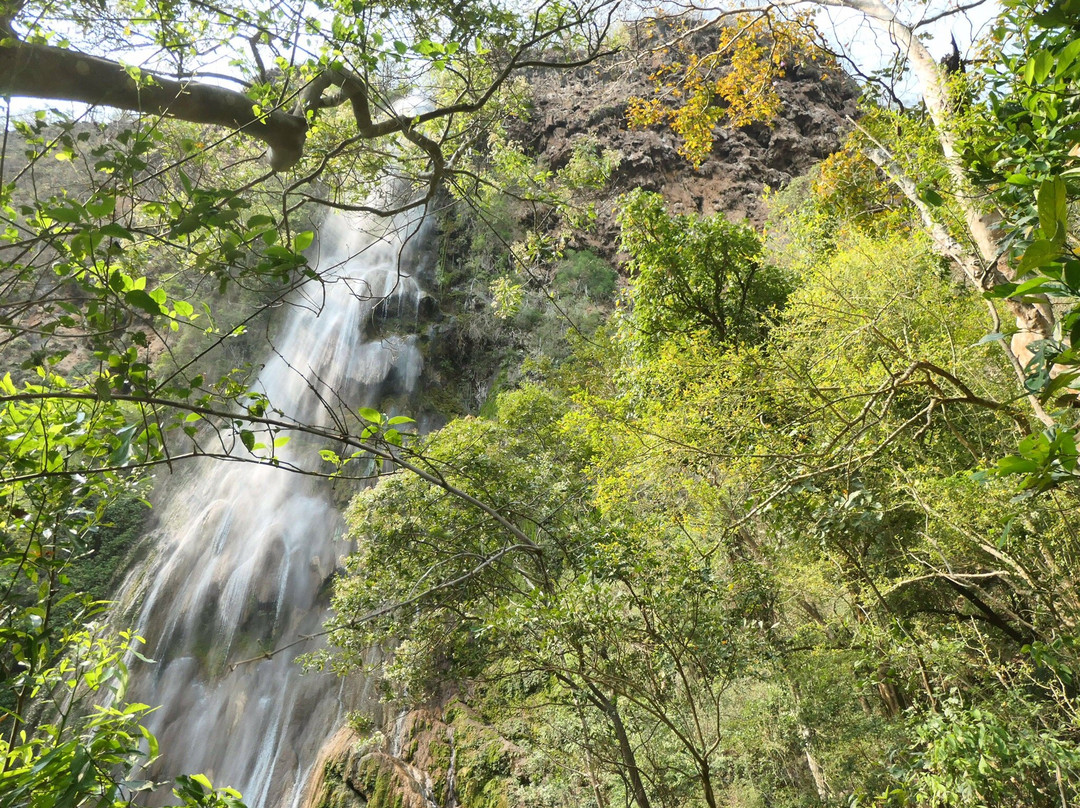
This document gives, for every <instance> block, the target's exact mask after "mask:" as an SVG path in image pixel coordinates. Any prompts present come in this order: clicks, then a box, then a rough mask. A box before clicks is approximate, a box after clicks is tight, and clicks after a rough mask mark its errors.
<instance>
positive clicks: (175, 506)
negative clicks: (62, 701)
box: [120, 214, 423, 808]
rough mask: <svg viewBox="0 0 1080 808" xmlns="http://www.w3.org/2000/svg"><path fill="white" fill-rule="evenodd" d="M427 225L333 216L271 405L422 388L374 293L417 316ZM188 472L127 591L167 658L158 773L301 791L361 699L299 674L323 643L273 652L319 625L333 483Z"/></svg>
mask: <svg viewBox="0 0 1080 808" xmlns="http://www.w3.org/2000/svg"><path fill="white" fill-rule="evenodd" d="M421 225H422V220H421V219H420V217H419V216H416V215H414V216H413V217H412V218H406V217H399V218H397V219H391V220H380V219H375V218H373V217H355V216H354V217H351V218H350V217H346V216H343V215H339V214H331V215H330V216H329V217H328V219H327V220H326V222H325V223H324V224H323V225H322V226H321V227H320V229H319V239H318V251H319V255H318V260H317V263H316V268H317V270H318V272H319V274H320V276H321V277H322V278H323V281H324V282H323V283H322V284H321V285H320V284H309V286H310V287H312V288H315V289H316V290H317V295H313V294H312V293H311V292H310V291H309V292H308V293H306V294H304V295H302V296H301V299H298V300H297V301H295V302H296V303H297V305H295V306H293V307H291V308H290V310H289V314H288V316H287V320H286V322H285V323H284V325H283V327H282V330H281V335H280V337H279V338H278V339H277V340H276V349H275V353H274V355H273V356H272V357H271V358H270V359H269V360H268V361H267V362H266V364H265V366H264V368H263V370H262V372H261V373H260V375H259V377H258V382H257V384H256V388H257V389H260V390H261V391H263V392H265V393H266V395H267V396H268V398H269V399H270V401H271V403H272V406H274V407H276V408H278V409H281V410H283V411H284V412H286V413H287V414H288V415H290V416H292V417H294V418H296V419H297V420H298V421H301V422H305V423H313V424H325V423H328V422H329V418H330V415H329V410H331V409H332V408H333V407H340V408H341V409H342V410H344V409H346V408H347V409H350V410H351V411H352V412H353V413H355V412H356V410H357V408H358V407H361V406H378V404H379V401H380V398H381V397H382V396H383V395H387V394H398V395H401V394H407V393H408V392H410V391H411V390H412V389H413V387H414V385H415V384H416V382H417V379H418V377H419V375H420V371H421V366H422V359H421V355H420V352H419V350H418V348H417V345H416V340H417V338H416V337H415V336H405V337H400V336H394V337H387V338H384V339H365V336H364V335H365V331H366V330H367V329H368V326H369V324H370V321H371V319H372V318H373V317H375V316H377V311H376V307H379V309H380V310H382V307H388V308H391V309H396V310H397V312H396V313H397V314H399V315H405V316H408V315H410V314H411V315H412V316H413V317H414V318H415V317H416V315H417V313H418V310H419V306H420V302H421V300H422V298H423V293H422V292H421V290H420V287H419V286H418V285H417V283H416V280H415V275H416V272H417V268H418V263H419V260H420V257H421V256H422V251H421V249H420V248H418V246H417V245H418V244H419V243H421V242H422V240H423V239H422V238H421V233H420V231H421V230H422V227H421ZM318 448H320V446H319V445H318V444H315V443H313V442H312V441H311V440H309V439H305V437H304V436H303V435H294V436H292V440H291V442H290V443H289V444H288V445H287V446H285V447H283V448H282V449H280V450H279V451H278V456H279V457H280V458H281V461H282V463H290V464H295V465H297V466H301V467H308V468H310V467H313V466H314V465H316V464H317V463H318V460H317V452H316V450H317V449H318ZM241 454H243V455H246V452H245V450H244V449H242V448H241V449H240V450H239V451H238V452H237V456H238V457H240V456H241ZM313 457H315V458H316V459H315V460H312V458H313ZM178 477H179V479H174V480H171V481H169V483H167V484H166V485H165V486H163V487H162V490H161V492H160V494H159V497H158V500H159V501H158V502H157V504H156V509H157V512H158V517H159V518H158V524H159V525H160V528H159V531H158V534H159V535H158V536H157V539H156V542H155V546H154V549H153V550H152V552H151V554H150V557H148V558H147V559H146V560H145V561H144V562H143V563H142V564H141V565H140V568H139V569H137V570H135V571H134V572H133V573H132V574H131V576H129V579H128V581H127V583H126V585H125V589H124V592H123V594H122V595H121V598H120V604H121V607H122V608H123V607H124V606H125V605H126V607H127V609H129V610H130V611H129V613H133V614H137V618H136V619H135V621H134V622H135V627H136V631H137V633H139V634H141V635H142V636H143V637H145V638H146V640H147V643H148V648H149V653H150V655H152V656H154V657H155V658H156V660H157V662H156V664H154V665H150V666H136V668H135V670H134V671H133V675H132V684H131V687H130V688H129V693H128V697H129V699H133V700H136V701H142V702H145V703H148V704H160V705H162V707H161V708H160V709H159V710H158V711H157V712H155V713H154V714H153V715H152V716H151V718H150V721H149V722H148V724H149V727H150V729H151V730H152V731H153V732H154V733H155V734H156V735H157V737H158V740H159V742H160V745H161V749H162V752H163V759H162V764H161V765H162V769H163V771H162V774H164V775H174V774H177V773H196V772H201V773H205V774H206V775H207V776H209V777H210V778H211V779H212V780H213V781H214V783H215V784H216V785H229V786H232V787H234V788H237V789H239V790H240V791H241V792H242V793H243V794H244V798H245V802H246V803H247V804H248V806H249V807H250V808H284V806H295V805H297V804H299V801H300V799H301V797H302V792H303V787H304V783H305V781H306V780H307V778H308V775H309V773H310V772H309V769H310V768H311V766H312V765H313V763H314V761H315V758H316V753H317V750H318V749H319V747H320V745H321V744H322V743H323V742H324V741H325V740H326V739H327V737H329V736H330V735H331V733H332V732H333V730H334V728H335V725H337V724H338V723H339V722H340V721H341V719H342V717H343V715H344V713H345V712H346V711H347V710H349V709H355V708H357V707H359V706H362V705H363V704H364V701H365V698H366V697H365V694H364V693H363V691H362V688H360V687H349V688H348V690H346V689H345V686H344V684H343V682H342V680H339V679H337V678H336V677H334V676H332V675H328V674H306V675H303V674H302V673H301V671H300V669H299V666H298V665H297V663H296V662H295V661H294V660H295V657H296V656H297V655H298V654H299V653H302V652H307V651H311V650H314V648H315V647H317V646H316V644H315V643H314V642H309V643H301V644H299V645H297V646H295V647H293V648H289V649H288V650H287V651H285V652H282V653H275V654H273V655H270V654H266V653H265V652H267V651H270V650H271V649H275V648H280V647H282V646H285V645H287V644H289V643H292V642H294V641H296V640H297V639H299V638H303V637H306V636H309V635H315V634H317V633H318V632H319V631H320V628H321V626H322V623H323V621H324V619H325V618H326V608H327V603H326V602H327V594H328V586H329V581H330V578H331V576H332V574H333V572H334V569H335V567H336V564H337V557H338V556H339V554H340V553H341V551H342V549H343V547H342V545H341V543H340V541H336V540H337V539H339V537H340V535H341V531H342V520H341V517H340V515H339V513H338V511H337V509H336V508H335V507H334V506H333V505H332V504H331V501H330V490H329V488H330V487H329V485H328V484H327V483H326V481H325V480H320V479H318V478H315V477H311V476H306V475H301V474H294V473H289V472H288V471H284V470H281V469H277V468H273V467H270V466H265V465H254V464H251V463H242V462H234V463H230V462H222V461H220V460H217V461H214V460H201V461H197V462H196V463H195V464H194V466H193V467H189V468H188V469H187V470H186V471H185V472H184V473H183V474H181V475H178ZM243 660H248V661H243ZM237 663H239V664H237Z"/></svg>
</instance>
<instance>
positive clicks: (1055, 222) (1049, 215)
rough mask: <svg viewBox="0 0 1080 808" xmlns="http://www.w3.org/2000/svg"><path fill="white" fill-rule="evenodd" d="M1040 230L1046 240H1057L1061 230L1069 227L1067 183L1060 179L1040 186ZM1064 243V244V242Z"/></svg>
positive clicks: (1055, 178) (1047, 181) (1048, 181)
mask: <svg viewBox="0 0 1080 808" xmlns="http://www.w3.org/2000/svg"><path fill="white" fill-rule="evenodd" d="M1037 198H1038V209H1039V228H1040V229H1041V230H1042V235H1043V238H1044V239H1048V240H1056V239H1055V236H1056V235H1057V233H1058V230H1059V228H1064V227H1066V226H1067V224H1068V222H1067V217H1068V208H1067V206H1066V201H1065V183H1064V182H1063V181H1062V180H1061V178H1060V177H1054V179H1052V180H1046V181H1045V182H1044V183H1042V185H1040V186H1039V193H1038V197H1037ZM1062 243H1064V242H1062Z"/></svg>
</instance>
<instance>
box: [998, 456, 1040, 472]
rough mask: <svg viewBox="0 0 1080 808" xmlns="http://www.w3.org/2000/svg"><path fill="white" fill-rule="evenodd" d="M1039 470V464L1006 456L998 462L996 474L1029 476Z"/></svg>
mask: <svg viewBox="0 0 1080 808" xmlns="http://www.w3.org/2000/svg"><path fill="white" fill-rule="evenodd" d="M1038 470H1039V464H1038V463H1036V462H1035V461H1034V460H1026V459H1024V458H1022V457H1017V456H1016V455H1008V456H1007V457H1003V458H1001V459H1000V460H998V463H997V473H998V474H1002V475H1005V474H1030V473H1031V472H1033V471H1038Z"/></svg>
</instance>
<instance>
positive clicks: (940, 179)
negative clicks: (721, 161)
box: [637, 0, 1073, 424]
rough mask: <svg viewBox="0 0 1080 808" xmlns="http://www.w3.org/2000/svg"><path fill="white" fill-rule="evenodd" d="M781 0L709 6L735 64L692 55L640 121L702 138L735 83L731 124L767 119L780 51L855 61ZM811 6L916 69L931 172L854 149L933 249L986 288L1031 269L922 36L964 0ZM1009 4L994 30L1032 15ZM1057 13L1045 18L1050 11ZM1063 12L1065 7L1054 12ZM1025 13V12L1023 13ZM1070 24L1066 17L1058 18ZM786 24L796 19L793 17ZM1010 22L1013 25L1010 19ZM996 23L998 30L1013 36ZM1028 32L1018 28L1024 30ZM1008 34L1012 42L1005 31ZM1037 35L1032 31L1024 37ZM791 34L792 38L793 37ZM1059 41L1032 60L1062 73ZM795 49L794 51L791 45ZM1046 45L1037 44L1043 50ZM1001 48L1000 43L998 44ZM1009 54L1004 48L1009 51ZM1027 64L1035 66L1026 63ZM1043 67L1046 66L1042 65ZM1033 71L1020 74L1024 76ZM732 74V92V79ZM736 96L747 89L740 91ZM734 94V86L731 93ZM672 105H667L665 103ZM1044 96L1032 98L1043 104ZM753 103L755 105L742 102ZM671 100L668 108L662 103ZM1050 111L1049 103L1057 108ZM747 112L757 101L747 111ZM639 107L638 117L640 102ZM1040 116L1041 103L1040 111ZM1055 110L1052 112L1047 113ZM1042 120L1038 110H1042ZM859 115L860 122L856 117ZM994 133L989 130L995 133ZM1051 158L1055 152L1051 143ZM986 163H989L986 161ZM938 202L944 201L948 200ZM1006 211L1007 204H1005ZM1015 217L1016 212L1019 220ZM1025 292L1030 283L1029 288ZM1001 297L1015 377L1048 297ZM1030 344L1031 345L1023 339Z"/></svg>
mask: <svg viewBox="0 0 1080 808" xmlns="http://www.w3.org/2000/svg"><path fill="white" fill-rule="evenodd" d="M792 5H793V4H788V3H766V4H764V5H760V6H758V5H751V4H746V5H744V4H731V5H726V4H725V5H722V6H718V7H716V8H715V9H713V10H714V11H715V12H718V18H717V19H715V20H712V19H710V20H708V21H703V22H698V23H697V24H696V27H705V26H714V25H729V23H728V19H729V18H730V19H732V20H734V22H733V23H730V25H732V26H733V27H732V28H731V29H729V30H732V31H734V32H736V33H734V34H728V35H724V36H722V37H721V39H720V42H719V51H718V53H719V54H722V55H727V56H729V57H730V59H731V60H732V61H731V64H732V69H731V70H728V71H718V70H717V60H716V59H713V58H711V57H710V58H709V59H705V60H702V61H701V62H700V63H698V62H697V61H693V60H691V61H690V62H689V63H688V64H687V65H686V66H685V67H683V68H682V69H681V70H677V71H674V72H675V74H676V75H678V74H679V73H681V74H682V76H683V81H682V85H681V88H680V91H679V93H677V94H675V95H674V98H675V99H676V100H674V101H671V100H662V99H660V98H658V99H651V100H647V101H643V102H641V103H640V104H639V107H638V113H639V114H638V116H637V117H638V119H639V122H640V123H651V122H655V121H658V120H663V119H664V118H665V117H667V118H671V119H672V120H674V121H676V123H677V124H678V126H677V127H676V131H682V132H683V133H684V135H685V133H693V134H694V143H698V144H700V143H701V142H707V140H703V137H702V132H711V131H712V128H713V125H714V124H715V123H716V122H717V121H718V120H719V119H721V117H722V115H723V110H724V108H725V106H730V104H731V102H730V98H732V97H733V93H734V92H735V90H738V89H739V88H747V87H758V88H761V90H760V91H759V92H757V93H750V94H749V96H750V98H751V99H757V106H756V108H752V109H750V110H749V111H747V109H746V104H745V103H744V104H741V105H739V106H737V107H736V108H735V109H736V113H737V114H736V116H735V121H734V122H735V123H738V122H739V121H740V120H741V119H744V118H748V119H750V120H753V119H760V118H764V119H766V120H767V118H768V116H769V115H770V114H771V110H772V109H774V108H775V98H774V96H775V92H772V91H770V89H769V84H770V81H771V79H772V77H773V76H775V75H777V74H782V73H783V72H784V71H785V69H786V67H787V63H786V62H785V58H787V59H788V61H797V60H798V59H799V58H808V57H810V56H812V57H814V58H821V55H822V54H824V55H828V56H829V57H830V58H835V59H837V60H838V61H841V62H843V63H846V64H850V65H856V66H857V57H856V56H855V55H854V54H852V53H850V52H841V53H839V54H837V53H834V50H835V46H834V45H833V44H831V43H830V42H829V41H828V37H827V33H828V32H825V31H821V30H819V29H818V27H817V26H816V24H815V22H814V21H813V19H812V18H810V17H807V16H806V15H803V16H795V17H792V14H793V13H794V12H793V11H792V10H791V8H792ZM813 5H816V6H819V7H822V8H839V9H844V10H846V11H849V12H853V13H855V14H858V15H860V16H862V17H863V18H864V19H865V20H866V21H868V22H869V23H870V24H871V25H872V26H874V27H876V28H878V29H879V30H880V31H881V33H882V34H883V35H884V37H885V38H886V40H887V41H888V42H889V43H890V44H891V45H892V47H894V48H895V49H896V50H897V53H898V61H899V65H898V66H897V67H896V68H895V69H894V71H893V72H894V75H899V74H903V73H905V72H906V71H910V73H911V74H912V75H913V76H914V78H915V80H916V82H917V86H918V91H919V93H920V99H921V102H922V104H923V108H924V110H925V123H926V125H927V126H929V127H931V131H932V133H933V136H934V138H935V140H936V143H937V146H938V149H939V155H940V166H941V168H942V169H943V170H942V171H941V173H940V174H939V175H938V176H936V177H924V176H918V175H913V173H912V172H909V171H905V170H904V168H902V166H901V164H900V162H899V160H898V159H897V157H896V155H895V154H894V152H893V150H891V149H890V148H889V147H888V145H887V143H886V140H887V138H875V137H874V136H872V135H870V133H866V134H867V135H868V137H867V138H865V139H863V140H862V151H863V153H864V154H865V156H866V157H867V158H868V159H870V160H871V161H873V162H874V163H875V164H876V165H877V166H878V167H879V168H880V170H881V171H882V172H883V173H884V174H885V175H886V176H887V177H888V179H889V181H890V182H891V183H893V185H894V186H895V187H896V188H897V189H898V190H899V191H900V192H901V193H902V194H903V195H904V196H905V197H906V198H907V200H908V201H909V203H910V204H911V205H912V206H914V208H915V210H917V211H918V213H919V215H920V217H921V219H922V223H923V226H924V228H925V229H926V232H927V233H928V234H929V235H930V236H931V238H932V239H933V242H934V244H935V248H936V249H937V250H938V252H939V253H940V254H941V255H942V256H943V257H945V258H946V259H947V260H949V261H950V262H952V263H953V265H955V266H956V267H957V269H958V270H959V271H960V272H962V273H963V275H964V277H965V278H966V279H967V281H968V282H969V283H970V284H971V285H972V287H973V288H975V289H977V290H979V291H982V292H990V291H991V290H993V289H995V288H997V287H1000V286H1002V285H1004V284H1006V283H1009V282H1014V281H1017V280H1018V279H1020V278H1021V277H1022V276H1023V275H1024V274H1025V273H1026V272H1027V271H1028V269H1029V268H1030V262H1028V263H1027V264H1025V263H1024V262H1023V261H1022V260H1020V259H1018V257H1017V256H1016V253H1017V252H1018V251H1017V250H1016V249H1015V245H1014V242H1013V240H1012V234H1011V233H1010V232H1009V231H1008V228H1007V227H1006V228H1002V227H1001V226H1000V225H999V222H1000V220H1001V215H1002V212H1000V211H998V210H995V209H994V200H993V199H991V198H989V197H988V196H987V195H986V194H980V193H979V192H978V191H977V190H976V185H975V183H974V180H975V177H974V176H973V174H972V172H971V171H970V170H969V163H970V160H969V157H968V154H967V149H968V145H967V141H966V136H965V130H966V128H967V126H968V124H967V123H966V121H967V120H968V117H967V110H965V109H962V108H961V107H962V105H957V104H956V103H954V101H953V98H954V94H955V92H956V90H955V89H954V85H955V84H956V80H955V78H954V77H953V76H951V75H950V74H949V73H948V71H946V70H945V69H944V67H943V66H942V65H941V64H940V63H939V61H938V60H937V59H935V58H934V57H933V55H932V54H931V53H930V51H929V49H928V48H927V46H926V44H925V43H924V42H923V40H922V39H921V38H920V36H919V34H920V32H921V31H923V30H925V29H926V27H927V26H928V25H930V24H932V23H940V22H941V20H943V19H947V18H949V17H951V16H957V15H962V14H963V13H964V10H963V9H958V8H946V9H945V10H943V11H941V12H940V13H929V11H928V10H926V11H924V10H922V8H921V7H919V8H914V9H910V10H908V9H904V8H901V7H900V6H896V7H895V8H894V7H892V6H890V5H888V4H887V3H885V2H882V0H818V1H817V2H815V3H813ZM1051 7H1052V8H1053V9H1056V11H1052V12H1048V14H1047V15H1045V16H1043V17H1042V18H1041V19H1045V20H1054V21H1055V23H1054V24H1055V25H1058V30H1063V29H1062V27H1061V23H1062V21H1063V20H1065V19H1066V17H1067V14H1065V11H1064V6H1061V7H1060V8H1059V6H1058V5H1052V6H1051ZM1015 8H1016V9H1017V12H1016V14H1015V16H1013V17H1011V18H1010V17H1008V16H1007V17H1006V18H1004V20H1009V19H1011V20H1012V22H1006V23H1005V26H1004V28H1002V29H999V31H1004V30H1006V29H1011V30H1014V31H1019V30H1026V29H1027V26H1028V25H1029V24H1030V20H1031V19H1032V17H1033V15H1034V10H1035V6H1032V5H1029V4H1026V3H1022V4H1018V5H1017V6H1015ZM1055 13H1056V14H1058V17H1054V16H1053V14H1055ZM1062 15H1065V16H1062ZM1021 20H1022V21H1021ZM1065 24H1066V25H1067V23H1065ZM793 25H794V27H793ZM1018 26H1019V27H1018ZM684 36H685V33H682V34H678V33H677V34H676V35H675V36H673V37H671V39H672V40H673V41H679V40H681V39H682V38H683V37H684ZM755 36H756V37H757V38H758V39H759V40H760V41H762V42H764V43H766V44H767V45H768V47H760V46H759V47H757V48H756V49H755V48H752V47H751V46H749V45H747V44H745V40H746V39H753V38H754V37H755ZM1010 36H1011V35H1007V34H1004V33H999V39H1003V38H1006V37H1010ZM1023 37H1026V34H1023V35H1021V38H1023ZM1011 41H1015V39H1012V40H1011ZM1031 41H1032V42H1035V43H1037V44H1036V47H1038V45H1039V44H1041V41H1040V40H1039V39H1038V38H1036V39H1034V40H1031ZM792 42H795V43H796V45H795V46H793V45H792ZM667 44H669V43H667V42H664V43H662V44H661V45H660V46H658V49H662V48H663V47H664V46H665V45H667ZM1063 45H1064V42H1063V41H1060V42H1058V43H1057V47H1058V50H1057V51H1053V50H1052V49H1051V50H1046V56H1044V57H1038V59H1039V60H1041V61H1040V65H1045V67H1046V72H1047V75H1049V72H1050V70H1051V66H1052V65H1053V64H1056V63H1057V62H1055V56H1054V55H1053V54H1054V53H1057V54H1059V56H1060V57H1061V58H1060V65H1061V70H1062V74H1061V75H1062V78H1063V80H1067V79H1066V78H1065V76H1066V73H1067V71H1068V70H1071V69H1072V67H1071V65H1072V58H1073V57H1072V54H1071V52H1069V53H1066V52H1065V51H1064V50H1062V46H1063ZM793 47H794V48H795V51H796V54H799V53H801V57H800V56H799V55H796V56H792V49H793ZM1044 50H1045V49H1044ZM999 53H1000V51H999ZM1037 56H1038V54H1037V53H1031V52H1030V51H1028V52H1026V56H1018V57H1016V59H1017V60H1018V61H1021V60H1025V59H1028V58H1030V59H1031V60H1032V61H1031V62H1028V64H1031V65H1032V66H1034V64H1035V62H1034V60H1035V59H1036V57H1037ZM1010 58H1012V57H1010ZM1028 72H1032V71H1028ZM1011 75H1012V74H1011V71H1010V78H1008V79H1005V80H1004V81H1002V80H1001V79H1000V77H999V81H998V83H997V84H996V85H995V88H994V93H996V94H995V95H993V100H992V102H991V103H992V104H997V105H999V106H998V108H1000V104H1001V103H1002V101H1003V95H1001V94H1000V93H1001V92H1002V90H1003V89H1004V88H1005V87H1006V86H1012V79H1011ZM1039 75H1040V76H1042V75H1043V73H1042V72H1041V69H1040V72H1039ZM1030 80H1031V77H1030V76H1028V77H1027V81H1028V82H1029V83H1030ZM733 81H734V88H735V89H734V90H733V88H732V87H731V85H732V83H733ZM675 85H676V82H674V81H671V80H670V79H669V81H668V82H667V84H666V85H665V86H663V87H661V91H662V93H663V96H664V97H665V98H666V99H670V96H669V92H668V88H669V87H671V86H675ZM887 89H888V91H889V92H890V94H891V96H892V98H893V99H897V98H898V96H897V94H896V92H895V90H892V88H887ZM744 94H745V90H744ZM714 96H715V97H719V98H721V99H728V100H725V101H724V103H720V104H711V103H702V102H701V100H700V99H701V98H705V99H706V101H707V100H708V99H710V98H713V97H714ZM736 97H737V96H736ZM1044 97H1045V98H1053V99H1055V100H1053V101H1050V102H1049V103H1050V104H1051V105H1060V104H1063V103H1066V104H1067V102H1065V101H1063V100H1062V99H1063V98H1064V97H1065V96H1061V95H1060V94H1058V95H1053V94H1052V93H1051V94H1050V95H1048V96H1044ZM665 103H667V104H669V105H670V107H668V108H667V110H668V111H665V106H664V104H665ZM1040 103H1041V102H1040ZM751 106H753V105H751ZM671 107H673V109H672V108H671ZM1055 109H1056V108H1055ZM755 110H756V111H755ZM643 111H644V112H645V113H647V114H644V115H642V114H641V113H642V112H643ZM1037 115H1040V116H1041V115H1042V113H1037ZM1053 116H1054V117H1055V118H1056V117H1057V113H1056V112H1055V113H1053ZM1041 119H1045V118H1041ZM1069 119H1070V118H1069V117H1068V116H1066V117H1065V118H1063V120H1062V122H1063V124H1064V128H1063V129H1061V130H1060V131H1064V130H1066V129H1067V128H1068V124H1067V123H1064V121H1065V120H1069ZM856 125H857V124H856ZM994 140H995V137H994V136H993V135H991V141H992V142H993V141H994ZM903 148H904V146H903V144H901V143H897V144H896V146H895V150H896V152H900V151H901V150H902V149H903ZM692 152H693V153H694V154H700V145H699V146H696V147H694V148H693V149H692ZM1058 155H1059V158H1060V156H1062V150H1061V149H1058ZM998 157H999V158H1000V159H1001V162H1000V165H999V166H998V169H997V170H1000V168H1001V166H1002V165H1008V164H1009V158H1004V157H1003V156H1002V155H1001V154H1000V152H999V154H998ZM983 165H984V166H985V165H986V163H985V161H983ZM946 200H947V203H946ZM1005 214H1006V216H1008V214H1009V212H1008V211H1005ZM1016 224H1017V225H1019V222H1016ZM1026 291H1029V290H1026ZM1004 302H1005V307H1006V309H1007V310H1008V312H1009V313H1010V314H1011V315H1012V316H1014V317H1015V321H1016V327H1015V330H1013V332H1012V333H1013V336H1012V339H1011V347H1010V348H1009V350H1010V354H1011V356H1012V357H1013V359H1014V365H1015V366H1016V369H1017V373H1018V375H1019V376H1021V377H1023V376H1024V372H1025V369H1026V368H1027V367H1028V366H1029V365H1030V364H1031V362H1032V360H1033V359H1035V358H1036V354H1037V353H1038V343H1041V342H1043V341H1045V340H1048V339H1052V338H1053V335H1054V328H1055V324H1056V318H1055V314H1054V311H1053V309H1052V307H1051V306H1050V305H1049V303H1048V301H1047V299H1046V297H1045V296H1044V295H1040V294H1038V293H1037V292H1034V291H1029V293H1026V294H1024V295H1017V296H1013V297H1007V298H1005V301H1004ZM1033 344H1035V345H1036V348H1035V350H1033V349H1032V347H1031V346H1032V345H1033ZM1033 405H1034V407H1035V410H1036V414H1037V416H1038V417H1039V418H1040V420H1042V421H1043V423H1044V424H1049V423H1050V421H1051V419H1050V417H1049V416H1048V415H1047V414H1046V412H1045V411H1043V409H1042V407H1041V406H1040V405H1039V403H1038V402H1037V401H1033Z"/></svg>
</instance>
